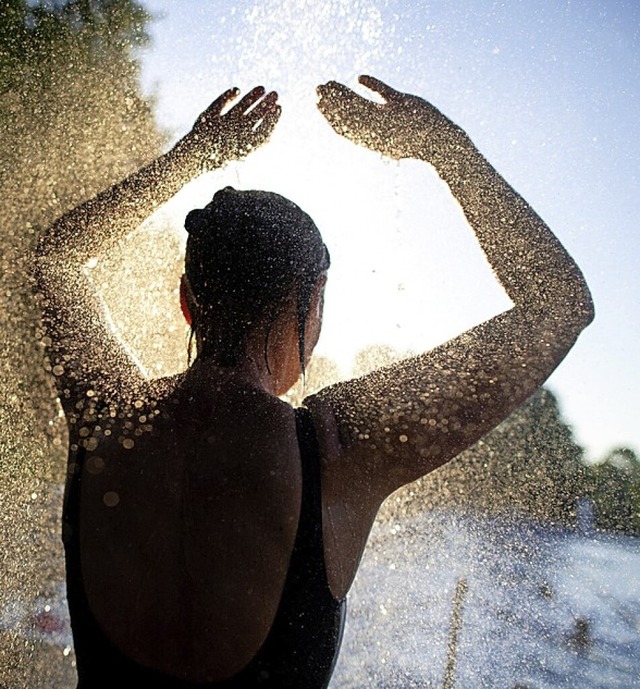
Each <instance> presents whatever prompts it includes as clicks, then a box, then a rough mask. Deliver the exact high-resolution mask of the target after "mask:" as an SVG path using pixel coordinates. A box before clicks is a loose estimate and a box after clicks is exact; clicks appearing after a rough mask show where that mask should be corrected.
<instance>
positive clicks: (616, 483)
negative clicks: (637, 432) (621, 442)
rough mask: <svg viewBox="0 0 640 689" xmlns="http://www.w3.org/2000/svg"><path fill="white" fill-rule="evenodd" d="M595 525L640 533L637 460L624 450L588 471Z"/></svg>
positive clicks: (636, 457) (638, 466)
mask: <svg viewBox="0 0 640 689" xmlns="http://www.w3.org/2000/svg"><path fill="white" fill-rule="evenodd" d="M587 476H588V484H587V485H588V493H589V495H590V497H591V499H592V500H593V503H594V507H595V519H596V523H595V526H596V527H597V528H599V529H602V530H605V531H620V532H625V533H632V534H637V535H638V534H640V459H639V458H638V456H637V455H636V454H635V452H634V451H633V450H631V449H629V448H627V447H617V448H614V449H613V450H611V452H609V453H608V454H607V455H606V456H605V457H604V459H603V460H602V461H601V462H598V463H597V464H592V465H590V466H589V467H588V468H587Z"/></svg>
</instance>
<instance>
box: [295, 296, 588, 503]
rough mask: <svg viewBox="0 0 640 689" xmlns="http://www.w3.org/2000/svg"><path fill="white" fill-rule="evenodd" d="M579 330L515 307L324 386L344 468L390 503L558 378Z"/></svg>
mask: <svg viewBox="0 0 640 689" xmlns="http://www.w3.org/2000/svg"><path fill="white" fill-rule="evenodd" d="M578 332H579V331H577V330H575V329H574V328H570V327H563V326H562V324H561V323H560V322H559V321H558V320H556V319H554V318H552V317H550V316H547V317H544V316H540V315H539V314H538V317H535V316H534V315H532V314H531V313H527V312H525V311H523V310H521V309H519V308H517V307H514V308H513V309H511V310H510V311H507V312H505V313H503V314H500V315H499V316H496V317H495V318H492V319H491V320H489V321H487V322H485V323H482V324H481V325H478V326H477V327H475V328H473V329H471V330H469V331H467V332H465V333H463V334H462V335H460V336H459V337H457V338H455V339H453V340H450V341H449V342H447V343H445V344H443V345H441V346H439V347H437V348H436V349H434V350H432V351H430V352H428V353H426V354H423V355H421V356H418V357H415V358H411V359H407V360H405V361H402V362H399V363H397V364H394V365H392V366H389V367H387V368H384V369H381V370H378V371H375V372H373V373H370V374H368V375H366V376H363V377H362V378H358V379H355V380H351V381H347V382H344V383H338V384H336V385H333V386H331V387H329V388H325V389H324V390H322V391H321V392H319V393H318V394H317V395H314V396H313V397H311V398H309V400H308V401H307V402H306V403H307V404H308V406H310V407H311V408H312V409H314V407H315V408H316V409H321V408H322V409H324V410H325V411H324V413H325V415H326V414H327V411H326V410H328V409H330V410H331V414H332V415H333V416H334V418H335V424H336V429H337V434H338V437H339V442H340V448H341V450H340V453H339V454H337V455H335V456H336V457H339V459H337V460H336V462H337V464H336V468H337V470H338V471H340V469H339V468H338V467H342V469H343V470H344V472H346V475H349V476H351V477H356V478H357V482H358V484H359V486H360V491H362V490H365V491H367V492H368V493H369V495H370V496H375V498H376V499H377V500H378V501H379V502H382V500H384V499H385V498H386V497H387V496H388V495H390V494H391V493H392V492H393V491H394V490H396V489H397V488H399V487H400V486H402V485H404V484H406V483H410V482H411V481H414V480H416V479H417V478H419V477H421V476H423V475H425V474H427V473H429V472H430V471H432V470H434V469H436V468H437V467H439V466H441V465H442V464H443V463H445V462H447V461H448V460H450V459H452V458H453V457H455V456H456V455H457V454H459V453H460V452H461V451H462V450H464V449H466V448H467V447H469V446H470V445H472V444H473V443H475V442H476V441H477V440H479V439H480V438H481V437H482V436H483V435H484V434H485V433H487V432H488V431H490V430H491V429H493V428H494V427H495V426H496V425H498V424H499V423H500V422H501V421H502V420H503V419H504V418H505V417H506V416H508V415H509V414H510V413H511V412H512V411H513V410H514V409H516V408H517V407H518V406H519V405H520V404H522V402H524V401H525V400H526V399H527V398H528V397H529V396H530V395H532V394H533V392H535V390H536V389H537V388H538V387H539V386H540V385H541V384H542V383H543V382H544V380H545V379H546V378H547V377H548V376H549V375H550V373H551V372H552V371H553V369H554V368H555V367H556V366H557V365H558V364H559V363H560V361H561V360H562V359H563V357H564V355H565V354H566V353H567V351H568V350H569V348H570V347H571V345H572V344H573V342H574V341H575V338H576V336H577V333H578Z"/></svg>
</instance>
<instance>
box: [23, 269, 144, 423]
mask: <svg viewBox="0 0 640 689" xmlns="http://www.w3.org/2000/svg"><path fill="white" fill-rule="evenodd" d="M36 280H37V287H38V290H39V292H40V294H41V296H42V298H43V322H44V327H45V331H46V337H45V340H44V341H45V345H46V350H47V355H48V359H49V363H50V365H51V369H52V372H53V375H54V377H55V381H56V386H57V388H58V392H59V395H60V400H61V403H62V406H63V408H64V409H65V411H66V412H67V413H69V412H70V411H72V410H73V409H75V407H76V405H77V404H78V401H79V400H83V399H85V398H86V397H91V398H93V397H96V398H101V399H103V400H105V401H115V400H123V399H126V398H127V397H128V396H131V395H134V394H135V391H136V390H138V389H139V388H140V387H141V386H142V385H143V384H144V383H145V379H144V376H143V374H142V372H141V370H140V368H139V367H138V365H137V364H136V362H135V361H134V359H133V358H132V357H131V356H130V355H129V354H128V353H127V351H126V349H125V347H124V346H123V344H122V343H121V342H120V341H119V340H118V338H117V336H116V334H115V333H114V332H113V330H112V329H111V328H110V327H109V323H108V315H107V313H106V310H105V309H104V307H103V305H102V304H101V302H100V300H99V298H98V297H97V295H96V294H95V292H94V290H93V289H92V285H91V282H90V280H89V279H88V277H87V276H86V274H85V272H84V269H83V267H82V265H79V264H72V263H65V262H64V261H61V260H60V258H59V257H56V258H55V259H54V258H48V257H46V256H40V257H38V259H37V264H36Z"/></svg>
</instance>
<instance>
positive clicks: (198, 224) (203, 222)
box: [184, 208, 211, 236]
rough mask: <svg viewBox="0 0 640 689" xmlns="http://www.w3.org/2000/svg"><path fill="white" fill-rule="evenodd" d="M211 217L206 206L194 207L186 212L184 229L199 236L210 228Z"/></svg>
mask: <svg viewBox="0 0 640 689" xmlns="http://www.w3.org/2000/svg"><path fill="white" fill-rule="evenodd" d="M210 225H211V217H210V214H209V212H208V211H207V209H206V208H195V209H194V210H192V211H189V212H188V213H187V217H186V218H185V219H184V229H185V230H186V231H187V232H188V233H189V234H190V235H195V236H201V235H203V234H206V233H207V231H208V230H210Z"/></svg>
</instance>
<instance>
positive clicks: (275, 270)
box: [185, 187, 329, 372]
mask: <svg viewBox="0 0 640 689" xmlns="http://www.w3.org/2000/svg"><path fill="white" fill-rule="evenodd" d="M185 228H186V230H187V232H188V234H189V237H188V240H187V251H186V257H185V275H186V278H187V281H188V286H189V288H190V293H191V294H190V300H191V301H192V302H195V303H191V304H189V307H190V308H189V310H190V311H191V314H192V317H193V329H194V330H195V332H196V334H197V335H198V339H199V348H200V351H199V352H198V353H199V355H200V356H213V357H215V359H216V361H217V362H218V364H219V365H222V366H234V365H236V364H237V363H238V362H239V361H240V360H241V359H242V357H243V355H244V354H245V351H246V343H247V336H248V335H249V334H250V333H251V332H253V331H254V330H256V329H257V328H258V326H261V327H264V326H266V336H265V356H266V350H267V344H268V338H269V330H270V325H271V324H273V323H274V322H275V320H276V319H277V317H278V316H279V315H280V313H281V312H282V310H283V309H284V308H285V306H286V305H287V304H288V303H290V300H291V299H295V303H296V313H297V325H298V350H299V359H300V368H301V370H302V371H303V372H304V366H305V329H306V322H307V316H308V313H309V306H310V303H311V298H312V295H313V292H314V289H315V288H316V285H317V283H318V280H319V279H320V278H321V276H323V275H324V273H325V272H326V271H327V269H328V268H329V252H328V251H327V248H326V246H325V245H324V243H323V241H322V237H321V236H320V232H319V231H318V228H317V227H316V226H315V224H314V222H313V220H311V218H310V217H309V216H308V215H307V214H306V213H305V212H304V211H302V210H301V209H300V208H298V206H296V205H295V204H294V203H292V202H291V201H289V200H288V199H285V198H284V197H282V196H280V195H278V194H274V193H271V192H266V191H236V190H235V189H233V188H231V187H226V188H225V189H222V190H221V191H218V192H217V193H216V194H215V196H214V197H213V200H212V201H211V203H209V204H208V205H207V206H206V207H205V208H201V209H196V210H192V211H191V212H190V213H189V214H188V215H187V218H186V220H185ZM268 365H269V364H268V361H267V366H268Z"/></svg>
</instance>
